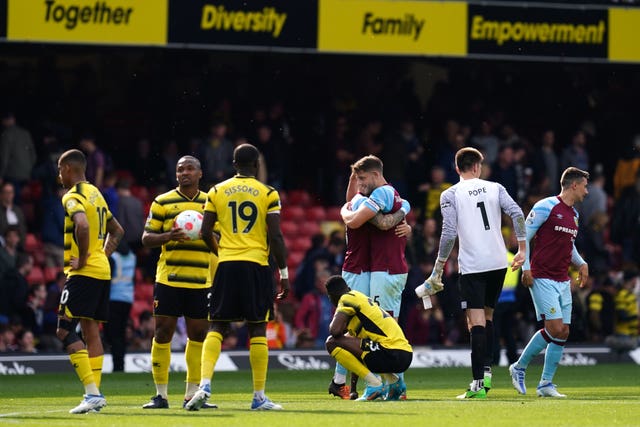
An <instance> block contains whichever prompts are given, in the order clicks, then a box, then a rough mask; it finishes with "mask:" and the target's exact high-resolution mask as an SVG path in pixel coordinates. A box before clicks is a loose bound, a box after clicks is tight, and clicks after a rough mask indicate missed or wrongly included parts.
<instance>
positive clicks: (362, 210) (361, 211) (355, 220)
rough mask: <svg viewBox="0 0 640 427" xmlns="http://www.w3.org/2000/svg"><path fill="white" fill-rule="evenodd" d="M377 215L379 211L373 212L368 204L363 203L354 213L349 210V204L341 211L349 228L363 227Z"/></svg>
mask: <svg viewBox="0 0 640 427" xmlns="http://www.w3.org/2000/svg"><path fill="white" fill-rule="evenodd" d="M376 213H377V211H374V210H372V209H371V208H370V207H368V206H367V204H366V203H362V204H361V205H360V206H359V207H358V209H356V210H354V211H352V210H350V209H349V203H346V204H345V205H344V206H342V209H340V215H341V216H342V220H343V221H344V223H345V225H346V226H347V227H349V228H359V227H362V225H363V224H364V223H366V222H367V221H369V220H370V219H371V218H373V217H374V216H375V215H376Z"/></svg>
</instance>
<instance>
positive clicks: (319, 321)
mask: <svg viewBox="0 0 640 427" xmlns="http://www.w3.org/2000/svg"><path fill="white" fill-rule="evenodd" d="M329 276H331V273H330V272H329V270H319V271H317V272H316V281H315V289H314V290H313V291H312V292H309V293H307V294H305V296H304V297H303V298H302V301H301V302H300V307H299V308H298V311H297V312H296V317H295V321H294V326H295V328H296V330H297V332H298V336H299V337H302V338H303V340H304V341H305V344H304V346H312V347H314V348H322V347H323V346H324V342H325V340H326V339H327V334H326V331H328V330H329V323H331V318H332V317H333V311H334V309H335V308H334V307H333V306H332V305H331V301H329V296H328V295H327V289H326V287H325V285H324V284H325V282H326V281H327V279H328V278H329ZM310 341H313V345H310V344H311V343H310Z"/></svg>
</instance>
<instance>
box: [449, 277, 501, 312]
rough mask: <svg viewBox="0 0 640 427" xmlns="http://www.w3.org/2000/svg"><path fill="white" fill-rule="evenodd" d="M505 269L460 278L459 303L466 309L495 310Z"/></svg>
mask: <svg viewBox="0 0 640 427" xmlns="http://www.w3.org/2000/svg"><path fill="white" fill-rule="evenodd" d="M505 274H507V269H506V268H502V269H500V270H492V271H484V272H482V273H471V274H463V275H461V276H460V282H459V287H460V301H461V307H462V309H463V310H465V309H467V308H482V309H484V308H485V307H491V308H495V307H496V303H497V302H498V297H499V296H500V292H502V285H503V284H504V276H505Z"/></svg>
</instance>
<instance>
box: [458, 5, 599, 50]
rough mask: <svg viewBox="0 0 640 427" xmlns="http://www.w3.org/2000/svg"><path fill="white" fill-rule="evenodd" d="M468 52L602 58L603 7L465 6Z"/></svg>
mask: <svg viewBox="0 0 640 427" xmlns="http://www.w3.org/2000/svg"><path fill="white" fill-rule="evenodd" d="M467 31H468V35H469V51H468V53H469V54H470V55H474V54H487V55H492V56H495V55H505V56H510V57H516V58H517V57H518V56H523V57H536V56H538V57H556V58H558V57H560V58H562V57H567V58H594V59H606V58H607V54H608V47H609V19H608V14H607V10H606V9H577V8H571V9H562V8H541V7H531V6H530V7H526V8H524V7H522V6H513V7H511V6H506V7H503V6H479V5H469V19H468V29H467Z"/></svg>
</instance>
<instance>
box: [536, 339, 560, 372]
mask: <svg viewBox="0 0 640 427" xmlns="http://www.w3.org/2000/svg"><path fill="white" fill-rule="evenodd" d="M565 341H566V340H559V339H557V338H554V340H553V342H550V343H549V344H547V351H546V352H545V354H544V367H543V368H542V377H541V378H540V382H543V381H548V382H551V381H553V376H554V375H555V374H556V370H557V369H558V362H560V359H561V358H562V352H563V351H564V342H565Z"/></svg>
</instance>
